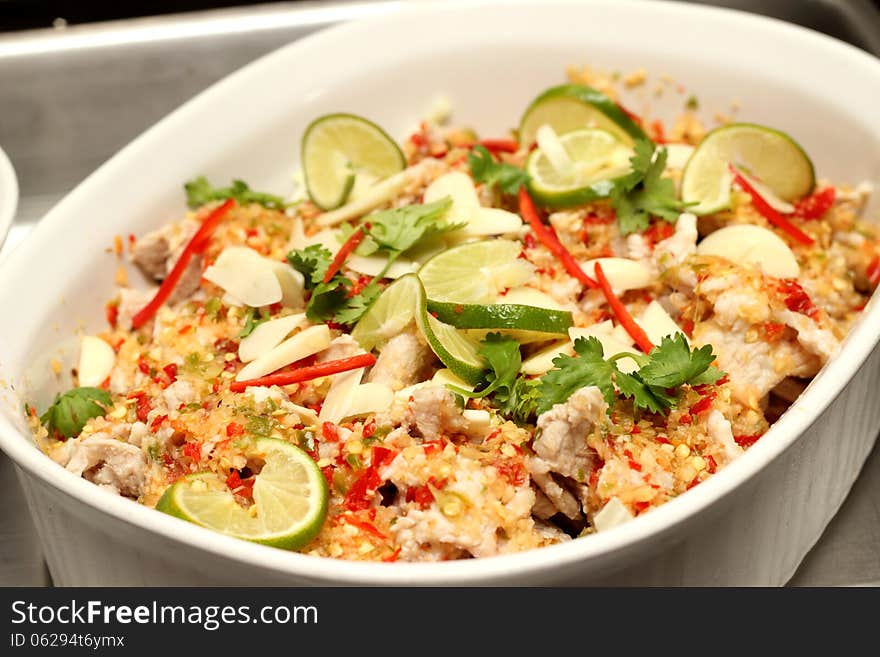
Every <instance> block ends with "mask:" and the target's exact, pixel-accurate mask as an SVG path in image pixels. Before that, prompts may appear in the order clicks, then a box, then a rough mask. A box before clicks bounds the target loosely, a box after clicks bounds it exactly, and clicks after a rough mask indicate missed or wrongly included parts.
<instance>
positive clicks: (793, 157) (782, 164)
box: [681, 123, 816, 214]
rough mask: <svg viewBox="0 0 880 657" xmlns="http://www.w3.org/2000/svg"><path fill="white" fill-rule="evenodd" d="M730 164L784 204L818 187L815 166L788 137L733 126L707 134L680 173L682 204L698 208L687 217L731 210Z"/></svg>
mask: <svg viewBox="0 0 880 657" xmlns="http://www.w3.org/2000/svg"><path fill="white" fill-rule="evenodd" d="M728 164H733V165H734V166H736V167H738V168H741V169H742V170H744V171H745V172H746V173H748V174H749V175H750V176H754V177H755V178H757V179H758V180H760V181H761V182H762V183H763V184H764V185H766V186H767V187H768V188H769V189H770V190H771V191H772V192H773V193H774V194H776V195H777V196H779V197H780V198H782V199H783V200H785V201H793V200H795V199H798V198H801V197H803V196H805V195H807V194H809V193H810V192H812V191H813V187H815V185H816V178H815V174H814V171H813V163H812V162H811V161H810V158H809V157H807V154H806V153H805V152H804V149H803V148H801V146H800V145H799V144H798V143H797V142H796V141H795V140H794V139H792V138H791V137H790V136H789V135H787V134H785V133H784V132H780V131H779V130H774V129H773V128H767V127H765V126H761V125H755V124H753V123H731V124H728V125H725V126H722V127H720V128H716V129H715V130H712V131H711V132H710V133H708V134H707V135H706V136H705V137H704V138H703V141H701V142H700V144H699V146H697V149H696V150H695V151H694V153H693V155H691V157H690V159H689V160H688V163H687V165H686V166H685V168H684V173H683V174H682V179H681V199H682V201H684V202H685V203H696V205H694V206H692V207H690V208H688V211H689V212H693V213H694V214H709V213H712V212H718V211H719V210H723V209H725V208H729V207H730V203H731V195H730V184H731V181H732V176H731V174H730V172H729V170H728Z"/></svg>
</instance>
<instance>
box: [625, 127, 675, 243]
mask: <svg viewBox="0 0 880 657" xmlns="http://www.w3.org/2000/svg"><path fill="white" fill-rule="evenodd" d="M666 156H667V153H666V149H665V148H661V149H659V150H657V148H656V145H655V144H654V143H653V142H650V141H647V140H645V139H640V140H638V141H637V142H636V144H635V154H634V155H633V156H632V158H630V164H631V165H632V171H631V172H630V173H629V174H627V175H626V176H625V177H623V178H622V179H620V180H619V181H618V182H617V183H616V184H615V186H614V189H613V190H612V191H611V203H612V205H614V209H615V210H616V212H617V225H618V228H619V229H620V233H621V234H622V235H628V234H630V233H634V232H637V231H643V230H645V229H647V228H648V226H649V223H650V218H651V217H658V218H660V219H663V220H664V221H668V222H669V223H675V222H676V221H677V220H678V215H679V214H680V213H681V211H682V210H683V209H684V208H685V207H686V204H684V203H682V202H681V201H679V200H678V199H676V197H675V183H674V182H672V180H670V179H669V178H664V177H663V170H664V169H665V168H666Z"/></svg>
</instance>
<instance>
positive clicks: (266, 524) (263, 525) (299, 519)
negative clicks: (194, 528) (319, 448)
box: [156, 438, 327, 550]
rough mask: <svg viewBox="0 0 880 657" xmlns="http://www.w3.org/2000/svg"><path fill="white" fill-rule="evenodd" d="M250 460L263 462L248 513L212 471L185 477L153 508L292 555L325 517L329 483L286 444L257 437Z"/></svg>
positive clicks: (306, 455)
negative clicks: (292, 551) (282, 549)
mask: <svg viewBox="0 0 880 657" xmlns="http://www.w3.org/2000/svg"><path fill="white" fill-rule="evenodd" d="M248 457H249V458H251V459H262V460H263V461H264V464H263V468H262V470H260V473H259V474H258V475H257V476H256V481H255V483H254V504H253V506H252V507H251V508H250V509H246V508H244V507H243V506H241V505H240V504H238V502H236V500H235V497H234V496H233V495H232V493H231V492H230V491H229V489H228V488H227V487H226V484H225V482H224V481H223V479H221V478H220V476H218V475H217V474H215V473H213V472H202V473H197V474H193V475H189V476H187V477H183V478H182V479H179V480H178V481H177V482H175V483H174V484H173V485H172V486H170V487H169V488H168V489H167V490H166V491H165V493H164V494H163V495H162V497H161V498H160V499H159V502H158V503H157V504H156V508H157V509H158V510H159V511H162V512H164V513H168V514H170V515H173V516H176V517H178V518H182V519H183V520H187V521H189V522H192V523H195V524H197V525H201V526H202V527H207V528H208V529H213V530H215V531H218V532H221V533H223V534H227V535H229V536H235V537H236V538H243V539H245V540H248V541H254V542H255V543H263V544H264V545H272V546H274V547H279V548H285V549H288V550H295V549H297V548H300V547H302V546H303V545H305V544H306V543H308V542H309V541H310V540H312V539H313V538H314V537H315V536H316V535H317V534H318V532H319V531H320V530H321V525H322V524H323V522H324V517H325V516H326V515H327V483H326V481H325V480H324V475H323V474H321V470H320V469H319V468H318V466H317V465H316V464H315V462H314V461H313V460H312V459H311V458H310V457H309V455H308V454H306V453H305V452H304V451H302V450H301V449H299V448H298V447H295V446H293V445H291V444H290V443H288V442H286V441H284V440H278V439H276V438H257V439H256V440H255V441H254V448H253V450H252V451H251V452H250V453H248Z"/></svg>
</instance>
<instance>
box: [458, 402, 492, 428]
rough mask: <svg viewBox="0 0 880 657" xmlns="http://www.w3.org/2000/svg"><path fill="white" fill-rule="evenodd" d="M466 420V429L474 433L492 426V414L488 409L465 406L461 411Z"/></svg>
mask: <svg viewBox="0 0 880 657" xmlns="http://www.w3.org/2000/svg"><path fill="white" fill-rule="evenodd" d="M461 415H462V417H464V419H465V420H467V422H468V429H469V430H470V431H472V432H474V433H485V432H487V431H489V429H490V428H491V427H492V415H491V414H490V413H489V411H483V410H475V409H470V408H467V409H465V410H463V411H462V412H461Z"/></svg>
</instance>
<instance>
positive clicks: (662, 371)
mask: <svg viewBox="0 0 880 657" xmlns="http://www.w3.org/2000/svg"><path fill="white" fill-rule="evenodd" d="M714 360H715V354H713V353H712V346H711V345H706V346H704V347H700V348H699V349H694V350H693V351H691V348H690V345H689V344H688V341H687V338H685V337H684V334H683V333H676V334H675V335H674V336H673V337H669V336H666V337H664V338H663V340H662V341H661V342H660V344H659V345H658V346H657V347H654V349H652V350H651V353H650V354H648V362H647V364H645V365H644V366H643V367H641V368H639V377H640V378H641V379H642V381H644V382H645V383H647V384H648V385H652V386H659V387H661V388H677V387H679V386H681V385H684V384H685V383H691V381H692V380H693V379H695V378H696V377H698V376H700V375H702V374H704V373H705V372H706V371H707V370H708V369H709V366H710V365H711V364H712V362H713V361H714ZM716 371H717V370H716ZM710 376H711V375H710ZM717 379H718V377H716V378H715V379H714V380H713V381H712V382H713V383H714V382H715V380H717Z"/></svg>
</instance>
